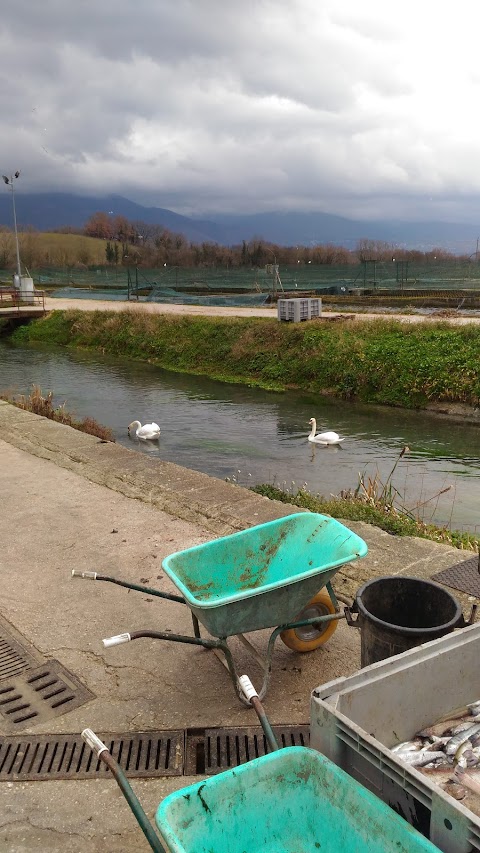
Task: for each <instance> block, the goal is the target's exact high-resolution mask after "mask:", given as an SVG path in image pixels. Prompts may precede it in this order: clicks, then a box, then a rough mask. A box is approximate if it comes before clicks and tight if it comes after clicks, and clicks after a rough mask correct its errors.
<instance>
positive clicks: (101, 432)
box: [0, 385, 115, 441]
mask: <svg viewBox="0 0 480 853" xmlns="http://www.w3.org/2000/svg"><path fill="white" fill-rule="evenodd" d="M0 399H1V400H6V401H7V403H11V404H12V405H14V406H17V407H18V408H19V409H24V410H25V411H27V412H33V414H34V415H41V416H42V417H44V418H49V419H50V420H52V421H56V422H57V423H60V424H66V425H67V426H70V427H73V429H76V430H79V432H86V433H88V435H95V436H96V437H97V438H100V439H101V440H102V441H115V436H114V434H113V432H112V430H111V429H109V427H105V426H103V425H102V424H99V423H98V422H97V421H96V420H95V419H94V418H89V417H87V418H82V420H80V421H79V420H77V419H76V418H75V417H74V416H73V415H72V414H71V413H70V412H68V411H67V409H66V403H62V405H60V406H54V404H53V391H49V392H48V393H47V394H46V395H45V394H43V392H42V389H41V388H39V387H38V385H33V386H32V390H31V391H30V393H29V394H19V395H18V396H9V395H7V394H0Z"/></svg>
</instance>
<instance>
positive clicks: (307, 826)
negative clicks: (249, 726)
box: [82, 676, 439, 853]
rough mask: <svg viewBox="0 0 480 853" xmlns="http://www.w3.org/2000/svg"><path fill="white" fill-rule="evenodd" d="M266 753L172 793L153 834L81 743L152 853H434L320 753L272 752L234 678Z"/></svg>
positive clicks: (249, 695)
mask: <svg viewBox="0 0 480 853" xmlns="http://www.w3.org/2000/svg"><path fill="white" fill-rule="evenodd" d="M239 689H240V690H242V692H243V693H244V697H245V701H246V702H248V704H251V705H253V707H254V708H255V710H256V712H257V715H258V717H259V719H260V722H261V724H262V727H263V730H264V733H265V736H266V740H267V743H268V745H269V747H270V749H271V750H272V751H271V752H269V753H267V754H266V755H263V756H261V757H260V758H256V759H254V760H253V761H250V762H248V763H247V764H243V765H240V766H239V767H236V768H234V769H231V770H227V771H226V772H224V773H220V774H219V775H217V776H211V777H209V778H207V779H206V780H204V781H201V782H197V783H196V784H194V785H190V786H188V787H187V788H183V789H181V790H179V791H175V792H174V793H173V794H170V795H169V796H168V797H166V799H165V800H163V802H162V803H160V805H159V807H158V809H157V812H156V827H157V830H158V835H157V832H155V830H154V828H153V826H152V825H151V823H150V821H149V820H148V817H147V815H146V814H145V812H144V810H143V808H142V806H141V805H140V803H139V801H138V799H137V797H136V795H135V793H134V792H133V790H132V788H131V786H130V784H129V782H128V781H127V779H126V778H125V776H124V774H123V771H122V770H121V769H120V767H119V766H118V764H117V763H116V761H115V760H114V759H113V757H112V756H111V755H110V753H109V751H108V749H107V747H106V746H105V744H103V743H102V742H101V741H100V740H99V739H98V738H97V737H96V735H95V734H94V732H92V731H91V730H90V729H85V731H84V732H82V736H83V738H84V740H85V741H86V742H87V743H88V745H89V746H90V747H91V748H92V750H93V751H94V752H95V754H96V755H97V757H98V758H99V759H100V760H102V761H104V762H105V764H107V766H108V767H109V768H110V769H111V770H112V772H113V774H114V776H115V778H116V780H117V783H118V784H119V786H120V788H121V790H122V793H123V794H124V796H125V798H126V800H127V802H128V804H129V805H130V808H131V809H132V811H133V813H134V815H135V817H136V819H137V821H138V823H139V825H140V827H141V829H142V831H143V833H144V835H145V837H146V838H147V840H148V843H149V844H150V847H151V848H152V850H154V851H157V853H165V851H170V852H171V853H439V851H438V848H437V847H435V846H434V845H433V844H432V843H431V842H430V841H428V839H426V838H425V837H424V836H423V835H420V833H419V832H417V830H416V829H414V828H413V827H412V826H410V824H408V823H407V822H406V821H405V820H404V819H403V818H402V817H400V816H399V815H397V814H396V813H395V812H394V811H393V810H392V809H390V807H389V806H387V805H386V804H385V803H383V802H382V801H381V800H379V799H378V798H377V797H376V796H375V795H374V794H372V793H370V791H368V790H367V789H366V788H364V787H363V786H362V785H360V783H359V782H357V781H356V780H355V779H353V778H352V777H351V776H349V775H348V774H347V773H345V772H344V771H343V770H342V769H341V768H339V767H337V766H336V765H335V764H333V762H331V761H330V760H329V759H327V758H325V757H324V756H323V755H321V754H320V753H319V752H315V751H314V750H313V749H308V748H307V747H295V746H294V747H286V748H285V749H279V748H278V745H277V742H276V740H275V735H274V733H273V731H272V729H271V726H270V724H269V722H268V719H267V717H266V715H265V712H264V710H263V707H262V705H261V703H260V701H259V699H258V695H257V693H256V691H255V690H254V688H253V687H252V685H251V682H250V681H249V679H248V678H247V677H246V676H241V677H240V679H239Z"/></svg>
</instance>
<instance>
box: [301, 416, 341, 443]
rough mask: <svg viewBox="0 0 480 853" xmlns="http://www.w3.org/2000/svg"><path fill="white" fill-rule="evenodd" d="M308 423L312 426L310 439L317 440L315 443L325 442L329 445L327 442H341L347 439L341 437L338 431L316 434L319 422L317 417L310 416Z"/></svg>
mask: <svg viewBox="0 0 480 853" xmlns="http://www.w3.org/2000/svg"><path fill="white" fill-rule="evenodd" d="M308 423H309V424H310V425H311V427H312V431H311V433H310V435H309V436H308V440H309V441H313V442H315V444H323V445H325V446H327V444H341V443H342V441H345V439H344V438H340V436H339V434H338V432H319V433H317V435H315V433H316V432H317V422H316V420H315V418H310V420H309V422H308Z"/></svg>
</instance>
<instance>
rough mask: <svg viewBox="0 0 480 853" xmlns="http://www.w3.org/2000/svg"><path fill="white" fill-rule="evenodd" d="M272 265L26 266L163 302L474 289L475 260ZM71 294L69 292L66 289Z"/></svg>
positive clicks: (41, 284) (64, 284) (477, 281)
mask: <svg viewBox="0 0 480 853" xmlns="http://www.w3.org/2000/svg"><path fill="white" fill-rule="evenodd" d="M272 270H273V267H272V266H270V267H267V268H265V267H261V268H241V269H218V268H191V267H190V268H185V267H175V266H171V267H169V266H166V267H162V268H160V269H137V270H135V269H127V268H125V267H94V268H91V269H75V268H62V269H60V268H58V269H38V270H30V274H31V275H32V277H33V279H34V282H35V286H36V287H38V288H40V289H47V290H48V289H55V288H73V289H77V288H78V289H86V290H95V291H97V290H103V291H107V293H108V292H110V291H111V292H114V291H122V290H124V291H127V292H128V291H130V292H132V291H136V290H138V291H139V292H141V295H143V296H146V295H147V294H149V293H156V294H157V298H162V301H165V300H166V299H167V298H168V297H170V298H172V299H175V298H176V297H177V296H178V294H179V293H183V294H188V293H191V294H196V295H201V296H204V297H206V296H209V295H215V294H218V293H223V294H225V293H227V294H228V293H229V292H237V293H244V294H251V295H253V294H265V293H267V294H268V293H271V292H272V291H274V290H275V291H278V292H280V293H281V291H282V289H283V290H285V291H289V292H291V291H295V290H300V291H309V290H312V291H317V292H320V293H322V292H323V293H332V294H335V293H339V294H341V293H347V292H348V291H350V290H352V289H357V288H364V289H367V290H376V289H381V290H385V289H386V290H394V291H398V290H413V289H415V290H426V291H431V290H444V291H458V290H480V263H477V262H474V261H470V262H468V261H465V260H450V261H441V262H434V261H432V262H431V263H415V262H412V261H408V262H393V261H388V262H373V261H368V262H366V263H365V264H345V265H339V266H327V265H316V264H308V263H307V264H304V263H300V264H295V265H292V266H282V265H281V264H280V265H279V278H278V279H275V276H274V274H273V272H272ZM0 280H2V281H5V282H8V283H11V281H12V272H11V270H10V271H9V270H3V271H0ZM70 295H72V294H70Z"/></svg>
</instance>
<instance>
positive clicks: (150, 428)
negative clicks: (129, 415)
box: [128, 421, 160, 441]
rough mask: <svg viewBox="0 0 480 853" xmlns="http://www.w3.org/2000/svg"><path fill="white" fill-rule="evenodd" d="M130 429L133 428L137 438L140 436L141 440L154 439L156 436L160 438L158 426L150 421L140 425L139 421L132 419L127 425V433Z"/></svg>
mask: <svg viewBox="0 0 480 853" xmlns="http://www.w3.org/2000/svg"><path fill="white" fill-rule="evenodd" d="M132 429H134V430H135V435H136V436H137V438H140V439H141V440H142V441H155V439H156V438H160V427H159V426H158V424H154V423H152V424H144V425H143V426H142V425H141V423H140V421H132V423H131V424H129V425H128V434H129V435H130V431H131V430H132Z"/></svg>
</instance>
